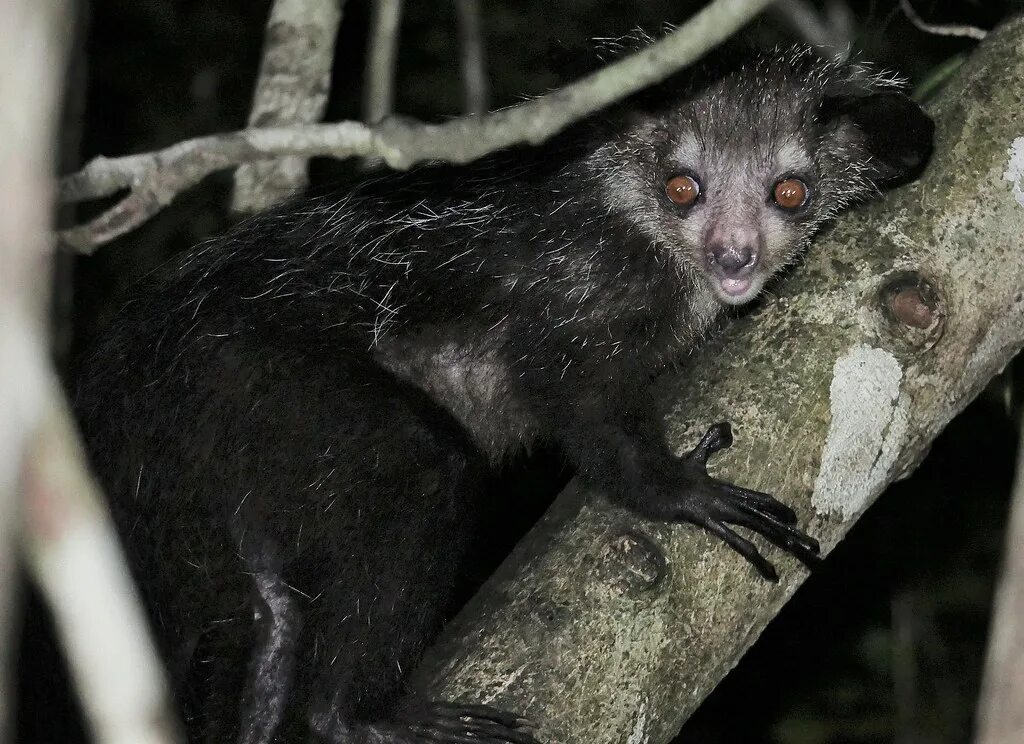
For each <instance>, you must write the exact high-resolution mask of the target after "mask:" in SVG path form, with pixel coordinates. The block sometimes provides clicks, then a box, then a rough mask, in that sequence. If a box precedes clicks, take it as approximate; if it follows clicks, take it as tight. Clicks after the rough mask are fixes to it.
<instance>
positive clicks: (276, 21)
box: [231, 0, 344, 212]
mask: <svg viewBox="0 0 1024 744" xmlns="http://www.w3.org/2000/svg"><path fill="white" fill-rule="evenodd" d="M343 7H344V0H275V2H274V6H273V8H271V11H270V18H269V19H268V21H267V30H266V36H265V39H264V42H263V60H262V62H261V63H260V73H259V78H258V79H257V81H256V91H255V93H254V94H253V103H252V110H251V111H250V112H249V126H250V127H267V126H280V125H283V124H312V123H314V122H317V121H320V119H321V118H323V115H324V108H325V107H326V106H327V96H328V94H329V93H330V89H331V66H332V64H333V62H334V41H335V38H336V37H337V34H338V25H339V24H340V23H341V16H342V10H343ZM306 183H307V175H306V161H305V160H304V159H303V158H297V157H292V158H282V159H280V160H276V161H274V162H272V163H251V164H247V165H243V166H242V167H241V168H239V169H238V171H237V172H236V173H235V192H234V195H233V197H232V203H231V208H232V209H233V210H234V211H236V212H256V211H259V210H261V209H265V208H266V207H269V206H270V205H272V204H275V203H277V202H279V201H282V200H283V199H285V198H286V197H287V196H289V195H290V194H293V193H295V192H297V191H301V190H302V189H303V188H305V186H306Z"/></svg>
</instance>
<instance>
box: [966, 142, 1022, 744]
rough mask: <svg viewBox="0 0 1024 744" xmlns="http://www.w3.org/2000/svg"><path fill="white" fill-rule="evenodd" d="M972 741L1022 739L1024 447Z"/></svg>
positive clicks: (979, 743) (997, 742)
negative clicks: (974, 734)
mask: <svg viewBox="0 0 1024 744" xmlns="http://www.w3.org/2000/svg"><path fill="white" fill-rule="evenodd" d="M1020 158H1021V160H1020V163H1019V166H1018V168H1019V171H1018V172H1024V145H1022V147H1021V151H1020ZM1022 201H1024V197H1022ZM975 741H976V742H977V744H1002V743H1003V742H1010V741H1024V446H1021V447H1019V449H1018V453H1017V475H1016V479H1015V483H1014V486H1013V499H1012V503H1011V506H1010V520H1009V524H1008V526H1007V529H1006V550H1005V552H1004V556H1003V571H1002V576H1001V578H1000V580H999V586H998V588H997V589H996V598H995V603H994V611H993V613H992V629H991V632H990V633H989V641H988V658H987V660H986V662H985V677H984V680H983V682H982V691H981V697H980V700H979V702H978V735H977V738H976V739H975Z"/></svg>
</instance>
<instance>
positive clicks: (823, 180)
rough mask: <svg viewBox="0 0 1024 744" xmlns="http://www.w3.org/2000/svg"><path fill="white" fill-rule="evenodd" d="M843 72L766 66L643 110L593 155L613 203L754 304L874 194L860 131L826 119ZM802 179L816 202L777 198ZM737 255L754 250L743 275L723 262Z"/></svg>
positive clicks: (715, 289)
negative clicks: (689, 181) (677, 187)
mask: <svg viewBox="0 0 1024 744" xmlns="http://www.w3.org/2000/svg"><path fill="white" fill-rule="evenodd" d="M800 61H801V62H804V63H806V62H807V60H803V59H801V60H800ZM805 66H806V64H805ZM847 72H848V71H847ZM838 75H839V71H838V68H837V66H836V65H835V64H833V63H818V65H817V66H816V67H815V66H813V65H812V66H811V69H810V70H808V69H804V70H802V71H801V72H799V73H796V72H792V71H790V70H788V69H787V65H785V64H780V63H779V61H775V63H774V64H772V63H769V62H762V63H754V64H752V65H751V66H750V67H749V68H745V69H743V70H742V72H741V74H733V75H731V76H727V77H725V78H723V79H721V80H719V81H717V82H716V83H714V84H712V85H710V86H708V87H706V88H704V89H703V90H700V91H699V92H697V93H695V94H694V95H693V96H692V97H690V98H689V99H688V100H685V101H684V103H682V104H680V105H676V106H674V107H672V108H670V109H667V110H663V111H659V112H656V113H654V114H651V115H648V116H637V117H635V121H634V123H633V124H632V126H631V127H630V128H627V129H626V131H625V132H624V133H623V134H622V135H621V136H620V137H619V138H617V139H616V140H614V141H612V142H610V143H608V144H605V145H603V146H602V147H601V148H599V149H598V151H597V152H595V154H594V156H593V159H592V163H593V164H594V165H595V166H596V167H597V168H599V169H600V171H601V173H602V175H604V176H605V177H606V179H605V182H606V187H605V194H604V197H605V200H606V203H607V205H608V207H609V208H610V209H615V210H623V213H624V214H626V215H627V216H629V217H630V218H631V219H633V220H634V221H635V222H636V223H637V226H638V227H639V228H640V229H641V230H642V231H643V232H644V234H645V235H646V236H647V237H649V238H650V239H651V240H652V242H654V243H657V244H658V245H660V246H662V247H663V248H665V249H667V252H668V254H669V255H670V256H671V257H672V260H673V263H674V264H675V268H676V269H677V270H678V271H680V272H681V273H683V274H685V275H687V276H689V277H692V278H693V279H694V280H695V283H696V284H697V285H698V286H703V287H704V288H705V289H706V291H708V292H709V293H710V294H711V295H713V296H714V297H715V298H716V299H717V301H718V302H720V303H722V304H725V305H741V304H744V303H746V302H749V301H750V300H752V299H753V298H755V297H756V296H757V295H758V293H759V292H760V291H761V289H762V288H763V287H764V285H765V283H766V282H767V280H768V279H770V278H771V277H772V276H773V275H774V274H776V273H777V272H778V271H779V270H781V269H782V268H783V267H785V266H786V265H787V264H789V263H791V262H792V261H793V260H794V259H795V258H796V256H797V255H798V254H799V253H800V252H801V250H802V249H803V248H805V247H806V245H807V244H808V242H809V240H810V237H811V236H812V235H813V234H814V232H815V231H816V230H817V229H818V227H819V226H820V225H821V223H822V222H823V221H825V220H826V219H828V218H829V217H831V216H833V215H834V214H835V212H836V211H838V209H839V208H841V207H842V206H845V204H847V203H848V202H849V201H850V200H852V199H855V198H857V197H858V196H861V195H865V194H868V193H870V192H871V191H872V190H873V186H872V184H871V183H870V182H869V181H868V180H867V179H866V178H864V177H863V176H862V175H861V172H862V170H863V168H864V164H865V163H866V162H867V160H868V155H867V154H866V152H864V150H863V147H862V146H861V144H860V139H859V136H858V132H857V131H856V130H855V128H854V127H852V126H851V125H850V124H849V122H845V121H841V120H835V121H820V120H819V109H820V107H821V103H822V100H823V98H824V91H825V89H826V87H827V86H828V85H830V84H834V82H835V80H834V78H835V77H837V76H838ZM679 175H684V176H688V177H691V178H693V179H695V180H696V181H697V183H698V184H699V187H700V195H699V197H698V198H697V200H696V201H695V202H694V203H693V204H692V205H690V206H686V207H681V206H679V205H677V204H674V203H672V201H671V200H670V199H668V198H667V196H666V192H665V184H666V182H667V181H668V180H669V179H670V178H672V177H674V176H679ZM791 178H796V179H799V181H800V182H801V183H803V184H804V185H805V186H806V189H807V197H806V201H805V202H804V204H803V205H801V206H800V207H798V208H794V209H786V208H784V207H781V206H780V205H779V204H778V203H776V200H775V199H774V196H773V193H774V190H775V186H776V184H778V183H779V182H780V181H782V180H784V179H791ZM730 252H731V253H732V254H733V255H735V256H743V257H744V258H745V259H746V258H747V257H748V256H749V259H748V260H747V262H746V266H745V268H744V269H743V271H742V275H741V276H740V275H737V274H730V273H729V272H727V271H724V270H723V268H722V264H721V263H720V260H719V259H720V258H721V257H722V256H723V255H728V254H729V253H730Z"/></svg>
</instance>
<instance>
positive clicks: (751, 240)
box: [705, 228, 760, 279]
mask: <svg viewBox="0 0 1024 744" xmlns="http://www.w3.org/2000/svg"><path fill="white" fill-rule="evenodd" d="M705 245H706V250H707V257H708V264H709V265H710V267H711V270H712V271H713V272H714V273H715V274H717V275H718V276H719V277H722V278H728V279H742V278H743V277H746V276H749V275H750V274H752V273H753V271H754V267H755V266H756V265H757V260H758V256H759V254H760V251H759V250H758V235H757V231H756V230H747V229H742V228H734V229H731V230H730V229H718V230H716V229H712V230H711V231H710V232H709V233H708V235H707V243H706V244H705Z"/></svg>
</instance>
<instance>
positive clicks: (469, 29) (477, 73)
mask: <svg viewBox="0 0 1024 744" xmlns="http://www.w3.org/2000/svg"><path fill="white" fill-rule="evenodd" d="M455 13H456V15H457V16H458V22H459V57H460V59H461V62H462V88H463V91H464V100H465V104H464V110H465V112H466V113H467V114H477V115H480V114H483V113H484V112H486V111H487V53H486V48H485V47H484V38H483V31H482V29H481V27H480V26H481V24H480V0H455Z"/></svg>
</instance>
